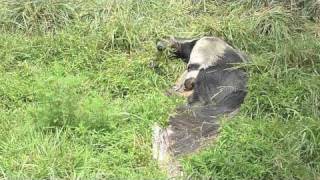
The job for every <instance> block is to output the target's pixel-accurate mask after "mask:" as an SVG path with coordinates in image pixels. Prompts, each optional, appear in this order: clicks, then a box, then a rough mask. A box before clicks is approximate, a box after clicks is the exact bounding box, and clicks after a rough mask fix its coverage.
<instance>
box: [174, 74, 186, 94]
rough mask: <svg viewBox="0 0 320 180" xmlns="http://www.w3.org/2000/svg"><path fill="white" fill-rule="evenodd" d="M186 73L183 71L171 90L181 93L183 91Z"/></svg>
mask: <svg viewBox="0 0 320 180" xmlns="http://www.w3.org/2000/svg"><path fill="white" fill-rule="evenodd" d="M187 74H188V71H184V72H183V73H182V75H181V76H180V77H179V78H178V80H177V81H176V83H175V85H174V86H173V87H172V89H173V90H174V91H176V92H183V91H184V81H185V80H186V77H187Z"/></svg>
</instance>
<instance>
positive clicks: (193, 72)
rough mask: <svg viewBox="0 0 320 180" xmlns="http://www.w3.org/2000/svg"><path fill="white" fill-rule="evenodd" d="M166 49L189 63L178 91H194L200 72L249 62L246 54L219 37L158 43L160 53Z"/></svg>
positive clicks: (180, 39)
mask: <svg viewBox="0 0 320 180" xmlns="http://www.w3.org/2000/svg"><path fill="white" fill-rule="evenodd" d="M166 48H171V49H172V50H173V53H174V55H175V56H176V57H178V58H181V59H182V60H183V61H184V62H186V63H187V70H186V71H185V72H184V73H183V75H182V77H181V81H180V83H179V84H178V85H177V86H176V87H175V88H176V90H182V88H184V89H185V90H191V89H193V86H194V83H195V80H196V78H197V76H198V74H199V72H200V70H205V69H207V68H209V67H212V66H217V65H221V64H224V65H225V66H227V65H228V66H231V64H234V63H241V62H246V61H247V56H246V55H245V54H244V53H242V52H241V51H239V50H237V49H235V48H233V47H232V46H231V45H229V44H228V43H226V42H225V41H223V40H222V39H220V38H217V37H202V38H191V39H185V38H175V37H170V38H168V39H167V40H160V41H158V42H157V49H158V50H159V51H163V50H164V49H166Z"/></svg>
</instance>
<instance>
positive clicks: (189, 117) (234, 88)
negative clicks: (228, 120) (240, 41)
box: [153, 37, 248, 169]
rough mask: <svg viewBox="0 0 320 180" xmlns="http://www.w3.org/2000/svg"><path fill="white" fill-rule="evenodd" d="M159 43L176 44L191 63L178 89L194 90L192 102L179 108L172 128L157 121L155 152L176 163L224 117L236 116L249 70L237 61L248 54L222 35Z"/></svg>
mask: <svg viewBox="0 0 320 180" xmlns="http://www.w3.org/2000/svg"><path fill="white" fill-rule="evenodd" d="M157 49H158V50H159V51H163V50H165V49H170V50H171V51H172V53H173V55H174V56H176V57H178V58H181V59H182V60H183V61H184V62H185V63H186V64H187V68H186V71H185V72H184V73H183V75H182V76H181V78H179V80H178V82H177V83H176V85H175V88H174V89H175V90H176V91H178V92H185V91H187V92H190V93H188V94H187V97H188V103H187V104H185V105H182V106H180V107H178V108H176V110H175V114H174V115H172V116H170V117H169V126H168V127H167V128H164V129H163V128H160V127H159V126H155V127H154V144H153V149H154V151H153V155H154V158H155V159H158V161H159V162H160V164H161V163H163V162H167V161H170V159H171V164H175V163H172V162H173V161H172V159H174V158H175V157H176V156H179V155H184V154H188V153H191V152H194V151H195V150H197V149H199V148H201V147H202V146H203V145H204V144H206V143H207V142H208V140H211V139H214V138H215V137H216V136H217V134H218V132H219V131H218V130H219V127H220V122H219V118H220V117H221V116H230V115H231V116H232V115H234V114H235V113H236V112H237V110H238V109H239V108H240V105H241V104H242V103H243V101H244V99H245V96H246V94H247V87H246V84H247V75H246V72H245V70H244V69H243V68H241V67H240V68H239V67H237V64H239V63H240V64H241V63H244V62H247V60H248V58H247V56H246V55H245V54H244V53H242V52H241V51H240V50H237V49H236V48H234V47H232V46H231V45H229V44H228V43H227V42H225V41H223V40H222V39H220V38H217V37H202V38H191V39H184V38H174V37H171V38H166V39H163V40H160V41H158V42H157ZM168 159H169V160H168ZM169 164H170V163H169ZM168 169H175V168H173V167H168Z"/></svg>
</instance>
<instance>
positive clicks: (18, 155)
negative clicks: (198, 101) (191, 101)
mask: <svg viewBox="0 0 320 180" xmlns="http://www.w3.org/2000/svg"><path fill="white" fill-rule="evenodd" d="M271 2H273V3H271ZM299 2H300V1H299ZM317 9H318V5H317V2H316V1H301V3H298V1H258V0H255V1H253V0H251V1H237V2H235V1H171V0H166V1H155V0H151V1H142V0H139V1H133V0H128V1H104V0H101V1H62V0H61V1H60V0H59V1H35V0H28V1H14V2H13V1H6V0H3V1H2V3H1V5H0V15H1V16H0V26H1V35H0V42H1V43H0V59H1V61H0V178H3V179H15V178H20V179H21V178H22V179H26V178H30V179H45V178H54V179H56V178H62V179H77V178H79V179H88V178H89V179H90V178H95V179H96V178H101V179H103V178H107V179H110V178H111V179H112V178H114V179H119V178H129V179H165V178H166V175H165V174H164V173H163V172H162V171H161V170H160V169H159V168H158V166H157V164H156V162H154V161H153V160H152V158H151V157H152V156H151V136H152V133H151V126H152V125H153V123H154V122H158V123H161V124H164V125H165V124H166V122H167V118H168V116H169V115H170V114H171V113H173V112H172V110H173V109H174V107H175V106H176V105H178V104H181V103H183V99H182V98H179V97H167V96H166V93H165V91H166V90H167V89H168V88H170V86H171V85H172V84H173V82H174V81H175V79H176V78H177V77H178V76H179V74H180V73H181V72H182V71H183V69H184V64H183V63H181V62H178V61H177V60H175V59H172V58H169V57H167V56H166V55H165V54H163V55H160V54H158V53H157V52H156V49H155V41H156V39H157V38H159V37H163V36H165V35H175V36H185V37H190V36H202V35H215V36H219V37H221V38H223V39H225V40H226V41H227V42H230V43H231V44H233V45H234V46H235V47H238V48H240V49H242V50H244V51H246V52H247V54H248V55H249V56H250V60H251V63H250V64H249V65H247V67H246V68H247V70H248V74H249V75H250V81H249V94H248V96H247V98H246V101H245V103H244V104H243V106H242V108H241V112H240V114H239V116H237V117H235V118H234V119H233V120H232V121H227V122H224V123H223V127H222V129H221V136H220V137H219V139H218V140H217V141H216V143H215V144H214V145H212V146H210V147H209V148H207V149H206V150H204V151H202V152H201V153H199V154H195V155H192V156H188V157H183V158H182V160H181V161H182V162H183V169H184V171H185V172H186V176H188V177H191V178H201V177H202V178H206V177H208V178H211V179H317V178H318V177H319V173H320V172H319V168H320V167H319V164H320V154H319V152H320V142H319V138H320V137H319V128H318V127H320V126H319V125H320V122H319V120H320V119H319V117H320V109H319V99H320V98H319V97H320V93H319V90H318V87H319V86H320V79H319V71H320V45H319V32H320V31H319V28H318V24H317V21H318V17H319V16H318V15H317V12H318V10H317ZM150 63H153V66H150Z"/></svg>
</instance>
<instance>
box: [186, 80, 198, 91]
mask: <svg viewBox="0 0 320 180" xmlns="http://www.w3.org/2000/svg"><path fill="white" fill-rule="evenodd" d="M195 81H196V79H195V78H188V79H186V80H185V81H184V89H185V90H187V91H190V90H192V89H193V88H194V84H195Z"/></svg>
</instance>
